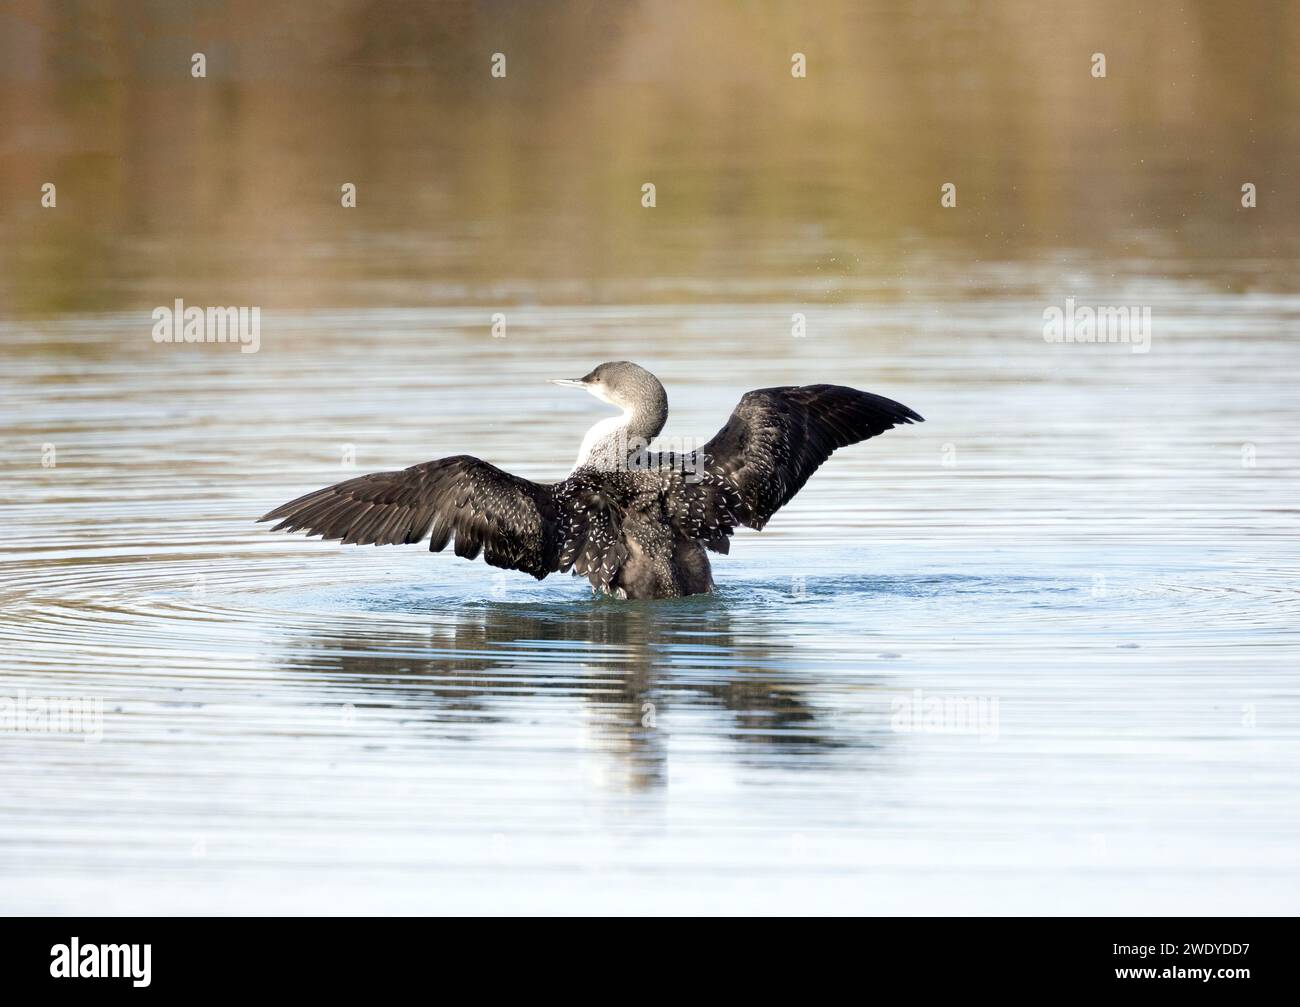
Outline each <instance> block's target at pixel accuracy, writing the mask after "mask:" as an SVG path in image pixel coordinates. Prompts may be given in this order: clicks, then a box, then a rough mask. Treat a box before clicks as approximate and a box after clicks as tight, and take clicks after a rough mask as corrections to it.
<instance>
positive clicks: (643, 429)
mask: <svg viewBox="0 0 1300 1007" xmlns="http://www.w3.org/2000/svg"><path fill="white" fill-rule="evenodd" d="M667 420H668V403H667V401H664V402H662V403H659V402H654V403H648V404H646V405H644V406H640V405H638V406H632V407H630V408H628V409H624V410H623V414H622V415H621V416H611V417H609V418H608V419H604V420H601V421H600V422H599V423H597V424H596V425H595V426H593V427H592V428H591V429H590V430H588V431H587V435H586V436H585V437H583V439H582V447H581V448H579V449H578V460H577V461H576V462H575V463H574V465H573V467H574V469H575V470H576V469H580V468H593V469H599V470H601V471H603V472H615V471H624V470H626V469H628V468H629V467H630V466H629V464H628V462H629V459H632V458H634V457H635V456H636V455H638V454H640V453H641V452H643V451H645V450H646V449H647V448H649V446H650V442H651V441H652V440H654V439H655V437H657V436H658V435H659V431H661V430H662V429H663V428H664V423H666V422H667Z"/></svg>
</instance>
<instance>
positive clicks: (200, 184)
mask: <svg viewBox="0 0 1300 1007" xmlns="http://www.w3.org/2000/svg"><path fill="white" fill-rule="evenodd" d="M1050 6H1051V5H1040V4H1036V3H1033V2H1030V0H1006V2H1003V3H1000V4H980V5H974V4H967V3H956V2H954V3H949V4H927V5H923V6H920V7H918V8H917V9H916V10H915V11H914V12H913V11H910V10H909V11H893V12H890V13H875V14H872V13H867V12H864V11H862V10H861V9H860V8H861V5H860V4H856V3H853V2H850V0H839V2H829V3H820V4H817V5H803V6H797V5H792V4H789V5H787V4H776V3H770V4H760V3H721V2H718V3H706V4H696V3H685V2H655V0H643V2H640V3H629V4H624V5H612V4H611V5H592V4H589V3H585V2H583V3H567V4H554V3H552V4H546V5H522V4H521V5H511V6H506V5H502V6H500V7H498V6H480V5H478V4H473V3H469V2H467V0H461V2H445V3H438V4H427V3H423V2H421V3H415V2H408V3H389V2H385V3H374V2H365V0H353V2H337V3H333V4H329V5H314V6H304V5H290V6H281V5H259V4H253V3H245V2H232V3H229V4H227V5H225V6H224V8H222V9H220V10H219V11H217V12H215V13H214V12H212V9H211V8H210V7H209V5H206V4H203V5H200V4H196V3H177V4H172V5H169V6H168V11H169V12H170V13H168V14H167V15H166V17H165V18H164V17H163V16H162V15H159V14H156V13H154V14H151V15H148V16H146V15H145V13H144V12H143V9H142V8H138V7H136V6H134V5H129V4H125V5H102V6H100V5H74V6H66V5H63V4H58V3H54V2H53V0H44V2H42V0H32V2H29V3H25V4H20V5H18V7H17V8H16V13H15V12H9V13H4V14H0V29H2V30H0V119H2V120H3V121H4V123H5V124H6V125H5V131H4V134H3V136H2V137H0V190H2V191H3V192H4V193H5V195H4V197H3V201H2V202H0V247H2V248H3V250H0V267H3V268H2V269H0V310H11V311H45V310H61V309H67V308H86V307H125V306H131V307H147V306H149V305H152V304H155V303H161V302H162V301H166V300H168V299H170V298H171V297H175V296H186V297H188V298H190V299H192V300H195V301H200V300H205V299H206V300H213V301H216V302H220V303H226V302H231V301H238V302H240V303H261V304H266V305H320V304H328V303H336V302H340V301H345V302H346V301H356V300H365V299H369V300H380V301H382V302H384V303H398V302H402V301H408V302H409V301H412V300H415V301H427V300H429V299H430V298H431V297H435V298H436V297H438V296H444V295H440V294H439V292H438V290H436V289H434V290H432V291H431V287H433V286H434V285H437V286H439V287H441V288H442V289H443V290H444V291H445V296H448V297H456V298H458V299H462V300H473V299H480V298H481V297H482V296H483V295H482V294H481V293H480V292H481V291H482V290H483V289H484V288H485V287H486V288H489V289H491V288H495V286H496V285H497V284H499V283H504V284H507V285H511V284H514V285H516V286H517V285H519V284H520V283H522V284H524V285H525V286H529V285H534V286H536V287H537V288H540V289H541V290H542V291H543V296H544V291H545V289H546V285H547V284H548V283H559V282H569V281H575V280H576V281H580V282H581V283H582V284H585V286H583V287H581V288H580V290H581V291H582V292H585V293H586V294H589V295H590V296H595V297H602V296H614V295H607V294H606V293H604V292H603V291H604V290H605V288H604V286H603V285H605V284H608V283H613V282H616V281H623V280H629V279H635V280H637V281H643V280H649V281H654V280H655V279H657V278H662V279H669V280H671V279H673V278H680V277H692V278H697V279H707V278H710V277H714V278H726V277H732V278H736V277H739V278H744V279H746V280H751V281H753V282H754V283H755V284H757V285H761V284H762V283H763V282H765V281H767V282H770V283H771V284H773V285H774V290H775V291H776V296H780V293H781V290H782V287H781V285H782V284H783V283H785V282H786V281H788V280H789V279H790V278H792V277H793V278H809V277H814V278H817V279H821V280H824V281H826V284H827V285H828V286H829V287H832V288H833V287H834V286H835V285H836V284H837V283H841V282H844V283H850V282H851V281H852V280H853V278H855V277H861V276H863V275H864V274H865V275H874V274H880V275H890V274H897V273H898V272H899V271H900V269H901V268H903V264H904V263H905V262H907V261H909V257H912V256H916V257H917V258H918V260H920V259H924V260H925V261H937V262H940V263H949V264H954V263H955V264H957V265H958V266H960V265H961V264H963V263H966V262H969V261H972V260H982V259H1002V258H1015V257H1018V256H1028V255H1032V254H1034V253H1037V252H1041V251H1044V250H1050V249H1058V248H1060V249H1075V250H1080V251H1081V252H1083V253H1085V254H1089V255H1095V256H1098V257H1105V258H1107V259H1109V258H1118V257H1123V256H1126V255H1155V256H1166V257H1168V258H1169V259H1171V260H1173V259H1177V260H1178V261H1179V262H1180V263H1181V265H1180V267H1179V268H1184V269H1185V268H1188V267H1187V265H1186V262H1185V260H1186V259H1188V258H1198V257H1201V256H1203V255H1225V254H1226V255H1241V256H1251V257H1269V256H1275V257H1276V256H1294V255H1295V253H1296V249H1297V244H1298V242H1297V238H1298V237H1300V233H1298V232H1297V228H1298V227H1300V212H1297V210H1300V201H1298V200H1297V198H1296V196H1295V195H1294V192H1293V191H1291V190H1292V187H1290V186H1289V182H1290V172H1291V170H1292V166H1293V165H1294V164H1295V163H1296V162H1297V154H1300V143H1298V142H1297V127H1296V125H1295V124H1296V122H1297V121H1300V119H1298V117H1297V111H1300V109H1298V108H1297V106H1298V105H1300V73H1297V72H1296V70H1297V66H1296V63H1297V51H1298V49H1300V8H1296V7H1294V6H1293V5H1289V4H1285V3H1269V2H1260V3H1255V4H1244V5H1239V4H1234V5H1224V4H1217V3H1209V2H1206V3H1194V4H1187V3H1186V2H1184V0H1179V2H1173V0H1168V2H1163V3H1162V2H1157V3H1154V4H1148V5H1145V6H1144V8H1143V11H1142V12H1141V13H1139V12H1136V11H1135V10H1134V9H1133V8H1132V7H1131V5H1129V4H1126V3H1122V2H1120V0H1104V2H1099V3H1095V4H1087V5H1078V6H1077V7H1071V9H1070V11H1069V14H1068V17H1067V16H1066V15H1064V14H1061V13H1059V12H1058V13H1053V12H1052V11H1051V10H1050V9H1049V8H1050ZM200 50H202V51H205V52H207V53H208V54H209V74H210V75H209V77H208V79H206V80H201V81H200V80H193V79H191V78H190V77H189V73H188V67H189V64H188V59H189V54H190V53H191V52H194V51H200ZM1096 50H1104V51H1105V52H1106V54H1107V60H1108V71H1109V75H1108V77H1107V79H1106V80H1104V81H1098V80H1094V79H1093V78H1091V77H1090V76H1089V74H1088V72H1087V69H1088V57H1089V55H1090V53H1091V52H1093V51H1096ZM494 51H503V52H506V53H507V54H508V59H509V76H508V77H507V78H506V79H505V80H494V79H492V78H491V77H490V76H489V75H488V72H487V68H488V60H489V58H490V55H491V53H492V52H494ZM794 51H801V52H805V53H807V54H808V61H809V76H808V78H807V79H805V80H794V79H792V78H791V76H790V74H789V59H790V54H791V53H792V52H794ZM647 180H653V181H655V182H656V184H657V185H658V188H659V200H658V206H657V207H656V208H655V209H654V210H653V211H649V210H643V209H642V208H641V207H640V205H639V202H638V196H639V187H640V184H641V183H642V182H643V181H647ZM949 180H951V181H954V182H956V183H957V184H958V189H959V205H958V209H957V210H956V211H941V210H939V208H938V187H939V184H940V183H941V182H943V181H949ZM1246 180H1250V181H1254V182H1256V183H1257V184H1258V185H1259V186H1260V191H1261V201H1260V207H1259V209H1258V210H1255V211H1250V212H1249V214H1248V215H1245V216H1243V214H1242V212H1241V211H1240V209H1239V207H1238V203H1237V198H1236V193H1237V191H1238V189H1239V186H1240V183H1241V182H1242V181H1246ZM44 181H55V182H56V183H57V184H58V185H59V207H58V209H57V210H53V211H48V210H42V209H41V208H40V207H39V203H38V196H39V188H40V185H41V183H42V182H44ZM344 181H353V182H356V183H357V185H358V187H359V200H358V202H359V206H358V208H357V209H356V210H349V211H345V210H343V209H341V208H340V207H339V204H338V193H339V185H340V184H341V183H342V182H344ZM1168 271H1173V269H1172V268H1171V269H1170V270H1168ZM1275 280H1276V281H1277V282H1279V283H1283V284H1285V285H1288V286H1293V285H1294V281H1295V278H1294V276H1292V275H1290V274H1288V275H1286V276H1284V277H1281V278H1275ZM570 289H571V288H566V290H570ZM644 289H645V293H644V296H646V297H653V296H655V294H654V286H653V284H650V285H648V286H647V287H645V288H644ZM487 296H489V297H490V296H494V295H492V294H488V295H487ZM566 296H571V293H570V294H566ZM674 296H677V295H676V294H675V295H674Z"/></svg>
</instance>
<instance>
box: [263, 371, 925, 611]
mask: <svg viewBox="0 0 1300 1007" xmlns="http://www.w3.org/2000/svg"><path fill="white" fill-rule="evenodd" d="M556 384H561V385H567V386H571V387H578V388H584V389H586V390H587V391H589V392H590V393H591V394H592V395H595V396H596V397H597V398H599V399H601V400H602V401H604V402H608V403H610V404H612V405H616V406H618V407H619V408H620V409H621V410H622V415H621V416H617V417H612V418H610V419H607V420H602V421H601V422H599V423H597V424H596V425H595V426H594V427H592V428H591V430H590V431H588V433H587V436H586V437H585V438H584V439H583V442H582V447H581V449H580V451H579V453H578V460H577V463H576V465H575V466H574V469H573V471H572V472H571V473H570V474H569V476H568V477H567V478H565V479H563V480H561V481H560V482H557V483H552V484H543V483H535V482H532V481H530V480H528V479H521V478H520V477H518V476H514V475H511V474H510V473H508V472H504V471H502V470H501V469H499V468H496V467H495V466H493V465H490V464H488V463H487V462H485V461H482V460H480V459H478V458H473V457H470V456H469V455H457V456H455V457H452V458H442V459H439V460H438V461H433V462H425V463H423V464H422V465H413V466H411V467H410V468H408V469H403V470H401V471H400V472H374V473H371V474H370V475H365V476H361V477H360V478H357V479H349V480H347V481H346V482H341V483H337V484H336V485H334V486H328V487H326V488H325V489H321V490H316V491H315V492H314V493H308V494H307V495H306V496H302V497H299V498H298V499H297V500H292V501H290V502H289V503H287V504H283V505H282V506H280V507H277V508H276V509H275V510H273V511H271V512H270V513H269V514H266V515H265V516H263V517H262V518H260V519H259V520H262V521H267V520H278V521H279V524H277V525H276V526H275V528H274V529H272V530H273V531H279V530H282V529H283V530H285V531H299V530H303V529H305V530H306V531H307V533H308V534H309V535H320V536H321V537H322V538H325V539H338V540H340V541H342V542H344V543H347V544H355V545H394V544H402V543H416V542H421V541H423V540H424V538H425V536H429V537H430V541H429V548H430V550H431V551H433V552H440V551H441V550H442V549H444V548H445V547H446V546H447V544H448V543H449V542H451V541H452V539H453V537H454V539H455V550H456V555H458V556H464V557H465V558H467V559H473V558H475V557H476V556H478V555H479V553H480V552H481V553H482V554H483V558H484V559H485V560H487V562H488V563H490V564H491V565H492V566H497V567H503V568H506V569H511V570H522V571H524V572H525V573H530V574H532V575H533V576H534V577H536V578H537V579H538V580H541V579H542V578H543V577H545V576H546V575H547V574H550V573H555V572H563V571H569V570H572V571H573V573H574V574H575V575H581V576H585V577H586V578H587V579H588V580H590V581H591V584H592V586H593V587H594V588H595V589H596V590H598V591H602V592H604V593H606V594H611V595H614V596H616V597H619V598H634V599H635V598H678V597H681V596H683V595H690V594H701V593H704V592H707V591H711V590H712V589H713V577H712V572H711V570H710V567H709V559H708V553H707V552H706V550H708V549H711V550H713V551H714V552H720V553H725V552H727V551H728V546H729V536H730V535H731V534H732V532H734V531H735V529H736V527H737V526H738V525H742V524H743V525H746V526H748V527H750V528H756V529H761V528H762V527H763V526H764V525H765V524H767V522H768V519H769V518H771V516H772V515H773V514H774V513H776V511H777V510H779V509H780V508H781V507H782V506H784V505H785V504H786V503H787V502H789V500H790V499H791V498H792V497H793V496H794V495H795V494H796V493H797V492H799V490H800V489H801V488H802V487H803V484H804V483H805V482H807V481H808V477H809V476H811V475H812V474H813V472H815V471H816V470H817V468H818V467H819V466H820V465H821V464H822V462H824V461H825V460H826V459H827V458H829V457H830V455H831V452H832V451H834V450H835V449H836V448H841V447H844V446H846V445H848V444H855V443H857V442H858V441H861V440H866V439H867V438H869V437H874V436H876V435H877V434H881V433H884V432H885V431H886V430H889V429H890V428H892V427H894V426H897V425H899V424H903V423H912V422H914V421H916V422H920V421H921V417H920V416H918V415H917V414H916V413H914V412H913V411H912V410H911V409H908V408H907V406H904V405H901V404H900V403H898V402H894V401H892V400H891V399H887V398H884V397H882V396H879V395H873V394H871V393H870V392H860V391H857V390H856V389H853V388H845V387H842V386H840V385H805V386H802V387H785V388H761V389H759V390H757V391H752V392H748V393H746V394H745V396H744V397H743V398H742V399H741V400H740V404H739V405H738V406H737V407H736V409H735V411H734V412H733V413H732V414H731V418H730V419H729V420H728V421H727V424H726V426H724V427H723V428H722V429H721V430H720V431H718V434H717V435H716V436H715V437H714V438H713V439H712V440H711V441H709V442H708V443H707V444H705V445H704V447H702V448H700V449H699V450H697V451H692V452H684V453H677V454H669V453H659V454H657V453H652V452H650V451H649V443H650V441H651V440H652V439H653V438H654V437H656V436H658V434H659V432H660V431H661V430H663V427H664V423H665V422H666V421H667V419H668V396H667V394H666V393H665V392H664V388H663V385H662V384H660V383H659V380H658V379H657V378H656V377H655V376H654V375H653V374H651V373H650V372H649V371H647V370H645V368H643V367H639V366H637V365H636V364H632V363H627V362H625V361H620V362H616V363H608V364H601V365H600V366H599V367H597V368H596V369H595V370H593V371H592V372H591V373H590V374H588V375H586V377H583V378H577V379H575V380H562V381H557V382H556Z"/></svg>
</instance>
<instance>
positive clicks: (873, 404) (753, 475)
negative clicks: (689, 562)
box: [693, 385, 921, 539]
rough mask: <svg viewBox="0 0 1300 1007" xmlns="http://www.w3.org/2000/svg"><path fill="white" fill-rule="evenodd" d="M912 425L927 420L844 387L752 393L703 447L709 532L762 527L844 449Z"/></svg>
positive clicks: (700, 499)
mask: <svg viewBox="0 0 1300 1007" xmlns="http://www.w3.org/2000/svg"><path fill="white" fill-rule="evenodd" d="M912 422H921V417H920V416H919V415H917V414H916V413H915V412H913V411H912V410H911V409H908V408H907V406H905V405H902V404H901V403H898V402H895V401H893V400H892V399H887V398H885V397H884V396H882V395H873V394H872V393H871V392H860V391H858V390H857V389H855V388H845V387H843V386H841V385H805V386H803V387H788V388H760V389H758V390H757V391H752V392H746V393H745V395H744V396H743V397H742V398H741V400H740V405H738V406H736V409H735V411H734V412H733V413H732V414H731V418H730V419H728V420H727V424H726V426H724V427H723V428H722V429H721V430H720V431H718V434H717V436H715V437H714V438H713V439H712V440H711V441H709V442H708V443H707V444H705V445H704V447H703V448H702V449H701V454H702V455H703V456H704V457H703V465H702V466H701V467H702V469H703V472H704V473H705V476H706V477H705V478H704V479H702V480H701V481H700V482H698V483H696V484H695V492H694V494H693V495H694V496H696V498H697V499H696V502H697V503H698V504H700V507H701V510H702V511H703V513H704V519H703V520H702V522H700V523H701V525H702V531H705V532H707V531H708V530H709V526H710V525H711V526H714V527H718V528H725V527H726V525H727V524H728V522H729V520H730V519H731V518H733V517H734V518H735V519H738V520H739V522H740V523H742V524H745V525H748V526H749V527H751V528H762V527H763V526H764V525H765V524H767V522H768V520H769V519H770V518H771V517H772V515H773V514H775V513H776V512H777V511H778V510H780V509H781V508H782V507H783V506H785V505H786V504H787V503H789V501H790V499H791V497H793V496H794V495H795V494H796V493H798V492H799V490H800V489H802V488H803V485H804V483H806V482H807V481H808V478H809V476H811V475H812V474H813V473H814V472H816V471H817V469H818V467H819V466H820V465H821V464H822V462H824V461H826V459H827V458H829V457H830V456H831V452H832V451H834V450H835V449H836V448H842V447H845V446H847V445H849V444H856V443H857V442H858V441H863V440H866V439H867V438H868V437H875V436H876V435H877V434H882V433H884V432H885V431H886V430H889V429H890V428H892V427H895V426H898V425H899V424H902V423H912ZM709 477H712V478H709ZM734 523H735V522H734V521H733V522H731V524H732V527H734ZM730 531H731V529H730V528H727V530H726V534H730ZM698 537H701V538H706V539H707V537H708V536H707V535H706V534H701V535H700V536H698Z"/></svg>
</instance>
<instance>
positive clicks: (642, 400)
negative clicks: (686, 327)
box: [552, 360, 668, 415]
mask: <svg viewBox="0 0 1300 1007" xmlns="http://www.w3.org/2000/svg"><path fill="white" fill-rule="evenodd" d="M552 380H553V382H554V384H557V385H564V386H565V387H566V388H585V389H586V390H587V391H588V392H590V393H591V394H592V395H594V396H596V398H598V399H600V400H601V401H602V402H608V403H609V404H610V405H614V406H618V408H620V409H622V410H623V412H625V413H643V414H651V415H652V414H663V415H667V413H668V393H667V392H665V391H664V386H663V385H661V384H660V383H659V379H658V378H656V377H655V376H654V375H653V374H651V373H650V372H649V371H647V370H646V369H645V368H644V367H641V366H639V365H637V364H633V363H630V362H629V361H627V360H615V361H613V362H611V363H607V364H601V365H600V366H599V367H597V368H595V369H594V370H593V371H592V372H591V373H590V374H585V375H583V376H582V377H580V378H554V379H552Z"/></svg>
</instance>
